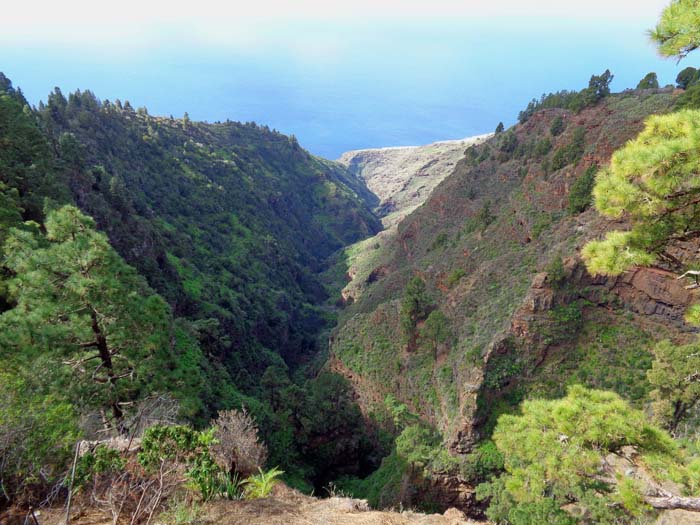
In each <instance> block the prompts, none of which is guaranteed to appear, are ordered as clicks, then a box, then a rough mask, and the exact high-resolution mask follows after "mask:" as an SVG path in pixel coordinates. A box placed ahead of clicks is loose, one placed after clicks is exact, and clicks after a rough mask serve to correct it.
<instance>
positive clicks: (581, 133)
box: [550, 126, 586, 171]
mask: <svg viewBox="0 0 700 525" xmlns="http://www.w3.org/2000/svg"><path fill="white" fill-rule="evenodd" d="M585 137H586V129H585V128H583V127H581V126H579V127H578V128H576V129H575V130H574V134H573V137H572V138H571V142H570V143H569V144H567V145H566V146H563V147H561V148H559V149H558V150H557V151H555V152H554V155H553V156H552V161H551V166H550V167H551V169H552V171H557V170H560V169H561V168H563V167H564V166H568V165H569V164H574V163H576V162H578V161H579V160H580V159H581V157H582V156H583V153H584V151H585V147H586V141H585Z"/></svg>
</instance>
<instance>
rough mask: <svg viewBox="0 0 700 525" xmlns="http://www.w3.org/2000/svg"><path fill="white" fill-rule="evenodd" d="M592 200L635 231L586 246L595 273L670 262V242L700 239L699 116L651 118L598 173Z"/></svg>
mask: <svg viewBox="0 0 700 525" xmlns="http://www.w3.org/2000/svg"><path fill="white" fill-rule="evenodd" d="M593 196H594V199H595V205H596V208H597V209H598V211H599V212H600V213H602V214H603V215H606V216H608V217H611V218H621V217H627V218H629V220H630V222H631V225H632V228H631V229H630V230H628V231H624V232H623V231H613V232H609V233H608V235H607V237H606V239H605V240H603V241H595V242H591V243H589V244H587V245H586V246H585V248H584V250H583V256H584V259H585V261H586V265H587V266H588V269H589V270H590V271H591V272H592V273H595V274H603V275H619V274H620V273H622V272H624V271H625V270H627V269H628V268H630V267H631V266H634V265H649V264H652V263H653V262H654V261H656V260H657V259H658V258H659V257H665V258H666V259H670V258H671V256H670V255H669V254H665V253H664V248H665V247H666V245H667V244H668V243H669V242H670V241H671V240H687V239H691V238H696V237H700V111H695V110H684V111H680V112H677V113H673V114H670V115H655V116H652V117H650V118H649V119H648V120H647V123H646V126H645V128H644V131H642V133H641V134H640V135H639V136H638V137H637V138H636V139H635V140H633V141H631V142H629V143H628V144H627V145H626V146H625V147H624V148H622V149H621V150H618V151H617V152H615V154H614V155H613V157H612V161H611V163H610V166H609V167H608V168H606V169H604V170H602V171H601V172H599V174H598V176H597V179H596V185H595V188H594V189H593ZM671 260H672V259H671Z"/></svg>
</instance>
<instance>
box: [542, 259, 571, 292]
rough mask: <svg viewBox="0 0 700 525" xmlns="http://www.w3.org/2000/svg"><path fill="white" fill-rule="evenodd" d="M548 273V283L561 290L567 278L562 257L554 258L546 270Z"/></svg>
mask: <svg viewBox="0 0 700 525" xmlns="http://www.w3.org/2000/svg"><path fill="white" fill-rule="evenodd" d="M544 271H545V272H547V281H549V284H550V285H551V286H552V287H553V288H559V287H560V286H561V284H562V283H563V282H564V279H565V278H566V271H565V270H564V261H563V260H562V258H561V255H557V256H556V257H554V258H553V259H552V260H551V261H550V262H549V264H548V265H547V267H546V268H545V270H544Z"/></svg>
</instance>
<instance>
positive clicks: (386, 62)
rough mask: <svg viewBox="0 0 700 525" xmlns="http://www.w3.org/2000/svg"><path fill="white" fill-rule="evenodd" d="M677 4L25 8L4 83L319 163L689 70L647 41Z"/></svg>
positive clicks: (591, 1)
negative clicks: (277, 145)
mask: <svg viewBox="0 0 700 525" xmlns="http://www.w3.org/2000/svg"><path fill="white" fill-rule="evenodd" d="M666 3H667V1H666V0H587V1H586V2H573V1H568V0H559V1H550V0H542V1H536V0H531V1H522V0H519V1H516V0H490V1H488V2H486V1H475V0H431V1H416V0H354V1H350V2H346V1H335V2H333V1H329V0H326V1H322V0H295V1H291V0H286V1H282V0H246V1H244V2H241V1H238V0H231V1H228V2H225V3H224V2H219V1H214V0H198V1H196V2H193V1H191V0H190V1H188V2H177V1H169V2H164V1H150V2H149V1H147V0H140V1H137V0H124V1H121V2H119V3H118V4H117V3H115V4H111V3H102V4H101V5H98V4H97V3H96V2H94V0H91V1H87V0H67V1H63V2H55V1H52V2H46V1H37V0H25V1H23V2H13V3H11V4H10V5H7V6H3V15H2V18H1V19H0V71H2V72H4V73H5V74H6V75H7V76H8V77H9V78H10V79H12V81H13V82H14V84H15V85H17V86H19V87H21V88H22V90H23V92H24V93H25V95H26V96H27V98H28V100H29V101H30V102H31V103H33V104H36V103H38V101H39V100H45V98H46V95H47V94H48V92H49V91H50V90H51V89H53V87H54V86H59V87H60V88H61V89H62V90H63V91H64V93H65V92H70V91H73V90H75V89H90V90H92V91H93V92H94V93H95V94H96V95H97V96H98V97H99V98H101V99H110V100H115V99H117V98H119V99H121V100H122V101H125V100H129V101H130V102H131V104H132V105H133V106H134V107H140V106H145V107H147V108H148V110H149V112H150V113H151V114H160V115H171V114H172V115H174V116H181V115H182V114H183V113H184V112H185V111H187V112H188V113H189V115H190V118H192V119H198V120H207V121H218V120H222V121H223V120H226V119H231V120H240V121H244V122H246V121H256V122H258V123H260V124H267V125H269V126H270V127H273V128H276V129H278V130H280V131H282V132H284V133H288V134H294V135H296V136H297V138H298V139H299V141H300V142H301V144H302V145H304V146H305V147H306V148H307V149H309V150H310V151H311V152H312V153H315V154H318V155H322V156H325V157H328V158H336V157H338V156H339V155H340V154H341V153H342V152H344V151H347V150H351V149H358V148H365V147H384V146H397V145H412V144H423V143H429V142H433V141H436V140H447V139H455V138H462V137H466V136H471V135H476V134H481V133H484V132H488V131H492V130H493V129H494V128H495V126H496V125H497V124H498V122H499V121H503V122H504V123H505V124H506V125H511V124H513V123H514V122H515V120H516V118H517V114H518V111H519V110H520V109H522V108H523V107H524V106H525V105H527V102H528V101H529V100H530V99H532V98H533V97H539V95H541V94H542V93H543V92H550V91H556V90H559V89H580V88H582V87H585V85H586V84H587V82H588V79H589V78H590V75H591V74H593V73H600V72H602V71H604V70H605V69H606V68H610V69H611V71H612V72H613V73H614V74H615V80H614V82H613V86H612V87H613V90H622V89H624V88H627V87H634V86H635V85H636V83H637V82H638V81H639V79H641V78H642V77H643V76H644V75H645V74H646V73H647V72H649V71H656V72H657V73H658V74H659V79H660V81H661V83H662V85H663V84H667V83H672V82H673V81H674V79H675V77H676V74H677V73H678V71H680V69H682V68H683V67H686V66H687V65H695V66H697V65H698V64H693V63H692V62H687V63H682V64H680V65H678V64H676V63H675V62H674V61H669V60H664V59H661V58H659V57H658V56H657V55H656V52H655V50H654V47H653V46H652V45H651V44H650V43H649V41H648V37H647V36H646V30H648V29H649V28H651V27H652V26H653V25H654V23H655V21H656V20H657V18H658V15H659V13H660V12H661V10H662V9H663V7H664V6H665V5H666Z"/></svg>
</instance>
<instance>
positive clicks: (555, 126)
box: [549, 115, 566, 137]
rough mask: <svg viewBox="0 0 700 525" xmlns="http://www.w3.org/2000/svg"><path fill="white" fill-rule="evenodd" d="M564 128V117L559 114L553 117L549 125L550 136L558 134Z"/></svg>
mask: <svg viewBox="0 0 700 525" xmlns="http://www.w3.org/2000/svg"><path fill="white" fill-rule="evenodd" d="M565 129H566V122H564V118H563V117H562V116H561V115H557V116H556V117H554V120H552V125H551V126H550V127H549V132H550V133H551V134H552V137H556V136H557V135H560V134H561V133H562V132H563V131H564V130H565Z"/></svg>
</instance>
